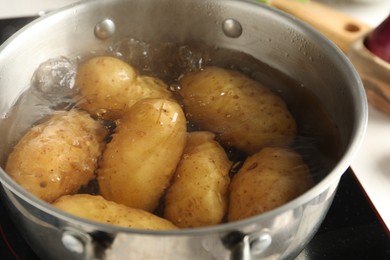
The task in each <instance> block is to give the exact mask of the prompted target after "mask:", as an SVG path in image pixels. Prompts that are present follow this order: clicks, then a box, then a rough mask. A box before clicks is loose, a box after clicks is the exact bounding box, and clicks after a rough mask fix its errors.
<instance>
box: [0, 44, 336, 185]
mask: <svg viewBox="0 0 390 260" xmlns="http://www.w3.org/2000/svg"><path fill="white" fill-rule="evenodd" d="M102 54H105V55H111V56H116V57H119V58H121V59H123V60H125V61H127V62H128V63H130V64H131V65H133V66H134V67H136V68H137V69H138V70H139V72H140V73H141V74H145V75H150V76H155V77H158V78H160V79H162V80H163V81H165V82H166V83H167V84H168V85H169V86H170V89H171V91H173V92H175V91H177V90H179V89H180V85H179V84H178V79H179V78H180V77H181V76H182V75H183V74H184V73H186V72H189V71H192V70H197V69H200V68H202V67H204V66H207V65H215V66H220V67H225V68H230V69H235V70H238V71H241V72H243V73H244V74H246V75H248V76H249V77H251V78H253V79H255V80H258V81H259V82H261V83H263V84H264V85H265V86H268V87H269V88H270V89H271V90H272V91H274V92H275V93H277V94H278V95H280V96H281V97H282V98H284V100H285V102H286V103H287V105H288V107H289V109H290V111H291V113H292V114H293V116H294V117H295V119H296V121H297V125H298V136H297V138H296V141H295V143H294V145H293V148H294V149H295V150H296V151H298V152H299V153H300V154H301V155H302V156H303V157H304V159H305V161H306V162H307V164H308V165H309V167H310V169H311V173H312V174H313V177H314V179H316V180H317V181H318V180H320V179H321V178H322V177H323V176H325V175H326V173H328V172H329V171H330V170H331V169H332V167H333V166H334V165H335V162H336V161H337V160H338V157H339V153H340V151H339V145H338V140H339V137H338V133H337V127H336V126H335V125H334V124H333V123H332V121H331V120H330V119H329V117H328V116H327V115H326V113H325V112H324V110H323V109H322V108H321V107H320V105H319V104H320V102H319V101H318V99H317V98H316V97H315V96H314V95H313V94H312V93H311V92H310V89H309V88H307V87H304V86H302V84H301V83H300V82H297V81H295V80H294V79H292V78H290V77H288V76H286V75H285V74H282V73H281V72H280V71H277V70H275V69H273V68H271V67H270V66H268V65H267V64H265V63H262V62H260V61H258V60H256V59H254V58H253V57H251V56H248V55H246V54H244V53H240V52H237V51H231V50H226V49H220V48H214V47H210V46H204V45H191V46H188V45H176V44H171V43H159V44H147V43H143V42H139V41H136V40H134V39H124V40H122V41H120V42H118V43H116V44H114V45H112V46H110V47H109V48H107V49H106V50H103V51H101V52H99V53H97V52H94V53H88V54H86V55H84V56H80V57H73V58H65V57H58V58H54V59H51V60H48V61H47V62H45V63H43V64H42V65H41V66H39V68H37V70H36V72H35V73H34V75H33V76H32V81H31V87H30V88H29V90H28V91H26V92H25V93H24V94H23V95H22V96H21V97H20V99H19V101H18V102H17V104H16V105H15V106H14V107H13V108H12V110H11V111H9V113H8V114H7V115H6V116H4V117H3V118H2V119H1V122H0V134H1V136H4V137H5V139H3V142H4V143H3V145H2V152H3V153H4V154H3V155H2V157H1V158H2V162H1V163H2V165H3V166H4V164H5V161H6V158H7V154H8V153H9V151H10V150H11V149H12V147H13V146H14V145H15V144H16V142H17V141H18V140H19V138H20V137H21V136H22V134H23V133H24V132H25V131H26V130H27V129H28V128H30V127H31V126H32V125H33V124H36V123H39V122H41V121H42V120H44V119H45V117H46V116H47V115H50V114H51V113H53V111H55V110H61V109H70V108H72V107H73V106H74V104H75V102H76V101H75V99H74V97H75V96H77V89H76V88H75V87H74V79H75V74H76V71H77V65H78V64H79V63H80V62H81V61H82V60H84V59H87V58H89V57H91V56H96V55H102ZM191 127H192V126H191V125H190V123H189V128H190V129H191ZM227 152H228V155H229V156H230V158H231V159H233V160H235V161H237V162H238V163H236V164H235V165H240V163H239V162H240V161H242V159H243V157H242V154H241V153H239V152H237V151H233V150H228V151H227ZM233 170H235V169H233Z"/></svg>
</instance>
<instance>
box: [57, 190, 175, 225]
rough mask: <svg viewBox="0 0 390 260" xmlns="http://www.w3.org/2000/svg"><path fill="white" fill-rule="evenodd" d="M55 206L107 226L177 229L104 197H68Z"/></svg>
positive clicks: (153, 216) (146, 213) (155, 217)
mask: <svg viewBox="0 0 390 260" xmlns="http://www.w3.org/2000/svg"><path fill="white" fill-rule="evenodd" d="M53 205H54V206H55V207H56V208H59V209H61V210H64V211H66V212H68V213H70V214H73V215H76V216H78V217H81V218H86V219H89V220H92V221H98V222H102V223H105V224H112V225H116V226H122V227H129V228H138V229H150V230H169V229H177V227H176V226H175V225H173V224H172V223H171V222H169V221H168V220H166V219H163V218H160V217H158V216H156V215H153V214H152V213H150V212H147V211H144V210H141V209H134V208H130V207H126V206H124V205H121V204H117V203H115V202H112V201H108V200H105V199H104V198H103V197H102V196H94V195H89V194H76V195H66V196H62V197H61V198H59V199H58V200H56V201H55V202H54V203H53Z"/></svg>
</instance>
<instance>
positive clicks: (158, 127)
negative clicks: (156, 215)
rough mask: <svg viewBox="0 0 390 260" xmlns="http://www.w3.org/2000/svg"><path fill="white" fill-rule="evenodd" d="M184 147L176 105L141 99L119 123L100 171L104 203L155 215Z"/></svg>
mask: <svg viewBox="0 0 390 260" xmlns="http://www.w3.org/2000/svg"><path fill="white" fill-rule="evenodd" d="M185 143H186V119H185V116H184V113H183V111H182V108H181V107H180V105H179V104H178V103H176V102H174V101H170V100H166V99H143V100H140V101H139V102H137V103H136V104H135V105H134V106H133V107H132V108H131V109H130V110H129V111H128V112H127V113H126V114H125V115H124V116H123V118H121V119H120V120H118V125H117V128H116V130H115V134H114V135H113V137H112V141H111V142H110V143H108V145H107V148H106V150H105V152H104V153H103V157H102V160H101V163H100V167H99V170H98V182H99V187H100V192H101V194H102V195H103V197H105V198H106V199H108V200H112V201H115V202H117V203H121V204H124V205H127V206H129V207H134V208H140V209H144V210H147V211H153V210H154V209H155V208H156V207H157V205H158V203H159V200H160V197H161V196H162V195H163V192H164V191H165V189H166V188H167V186H168V185H169V182H170V180H171V177H172V175H173V173H174V171H175V169H176V166H177V164H178V162H179V160H180V157H181V154H182V152H183V149H184V146H185Z"/></svg>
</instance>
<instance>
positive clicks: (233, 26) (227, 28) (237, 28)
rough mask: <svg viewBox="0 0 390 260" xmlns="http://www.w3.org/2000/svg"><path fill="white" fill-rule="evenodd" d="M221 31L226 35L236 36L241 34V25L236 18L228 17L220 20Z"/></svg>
mask: <svg viewBox="0 0 390 260" xmlns="http://www.w3.org/2000/svg"><path fill="white" fill-rule="evenodd" d="M222 31H223V33H224V34H225V35H226V36H227V37H230V38H238V37H240V36H241V34H242V26H241V24H240V22H238V21H237V20H235V19H231V18H228V19H225V20H224V21H223V22H222Z"/></svg>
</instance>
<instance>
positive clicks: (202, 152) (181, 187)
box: [164, 132, 232, 228]
mask: <svg viewBox="0 0 390 260" xmlns="http://www.w3.org/2000/svg"><path fill="white" fill-rule="evenodd" d="M214 137H215V135H214V134H213V133H210V132H192V133H190V134H189V135H188V139H187V145H186V148H185V149H184V153H183V156H182V159H181V161H180V163H179V165H178V168H177V170H176V172H175V177H174V180H173V184H172V186H171V187H170V188H169V189H168V192H167V194H166V198H165V203H166V205H165V211H164V217H165V218H166V219H168V220H170V221H171V222H172V223H174V224H175V225H177V226H178V227H181V228H190V227H201V226H210V225H215V224H219V223H221V222H222V219H223V217H224V216H225V214H226V212H227V201H228V197H227V196H228V193H227V192H228V187H229V183H230V178H229V170H230V167H231V165H232V163H231V162H230V161H229V159H228V157H227V155H226V153H225V151H224V149H223V148H222V147H221V146H220V145H219V143H217V142H216V141H215V140H214Z"/></svg>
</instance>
